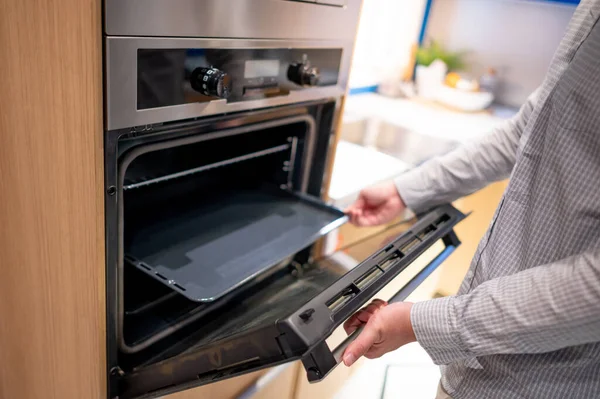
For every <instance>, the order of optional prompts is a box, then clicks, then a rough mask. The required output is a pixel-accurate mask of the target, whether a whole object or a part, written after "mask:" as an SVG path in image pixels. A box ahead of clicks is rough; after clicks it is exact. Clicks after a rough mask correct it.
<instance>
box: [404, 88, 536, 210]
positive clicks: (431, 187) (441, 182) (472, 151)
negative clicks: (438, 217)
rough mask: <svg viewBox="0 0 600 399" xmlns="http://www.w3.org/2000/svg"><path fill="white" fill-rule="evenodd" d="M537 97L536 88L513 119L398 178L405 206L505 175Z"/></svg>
mask: <svg viewBox="0 0 600 399" xmlns="http://www.w3.org/2000/svg"><path fill="white" fill-rule="evenodd" d="M536 99H537V91H536V92H535V93H533V94H532V95H531V96H530V97H529V98H528V99H527V102H526V103H525V104H524V105H523V106H522V107H521V109H520V111H519V113H518V114H517V115H516V116H515V117H514V118H512V119H510V120H508V121H506V122H505V123H504V124H503V125H502V126H500V127H499V128H497V129H496V130H495V131H494V132H492V133H491V134H489V135H487V136H486V137H484V138H482V139H481V140H479V141H476V142H474V143H470V144H467V145H464V146H462V147H460V148H458V149H456V150H454V151H452V152H450V153H448V154H446V155H444V156H441V157H437V158H434V159H432V160H430V161H427V162H425V163H424V164H423V165H421V166H420V167H417V168H415V169H412V170H410V171H408V172H406V173H404V174H403V175H401V176H400V177H398V178H397V179H396V187H397V188H398V192H399V193H400V195H401V197H402V199H403V200H404V203H405V204H406V206H407V207H408V208H411V209H412V210H414V211H415V212H420V211H422V210H425V209H428V208H430V207H432V206H435V205H439V204H442V203H446V202H451V201H453V200H455V199H457V198H460V197H462V196H465V195H468V194H471V193H473V192H475V191H477V190H479V189H481V188H483V187H484V186H486V185H487V184H489V183H492V182H494V181H498V180H501V179H504V178H507V177H508V176H509V175H510V172H511V171H512V168H513V166H514V164H515V160H516V154H517V148H518V146H519V140H520V138H521V134H522V132H523V129H524V128H525V125H526V124H527V121H528V120H529V117H530V116H531V113H532V112H533V109H534V107H535V103H536Z"/></svg>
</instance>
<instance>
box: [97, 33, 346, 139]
mask: <svg viewBox="0 0 600 399" xmlns="http://www.w3.org/2000/svg"><path fill="white" fill-rule="evenodd" d="M352 46H353V42H352V41H323V40H319V41H306V40H254V39H193V38H147V37H107V38H106V61H105V62H106V71H105V72H106V113H105V118H106V120H105V125H106V130H115V129H122V128H128V127H136V126H146V125H152V124H155V123H162V122H167V121H169V122H170V121H177V120H183V119H190V118H197V117H203V116H208V115H218V114H226V113H231V112H239V111H246V110H256V109H261V108H268V107H273V106H279V105H285V104H292V103H302V102H307V101H314V100H320V99H326V98H340V97H342V96H343V95H344V94H345V91H346V86H347V83H348V76H349V70H350V63H351V57H352V49H353V48H352ZM141 48H146V49H153V48H222V49H223V48H342V60H341V64H340V73H339V78H338V83H337V85H335V86H326V87H315V88H310V89H303V90H297V91H291V92H290V93H289V94H288V95H286V96H281V97H273V98H269V99H261V100H251V101H242V102H236V103H228V102H227V101H226V100H215V101H210V102H208V103H194V104H183V105H176V106H170V107H161V108H152V109H144V110H138V109H137V50H138V49H141Z"/></svg>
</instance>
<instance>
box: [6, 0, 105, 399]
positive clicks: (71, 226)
mask: <svg viewBox="0 0 600 399" xmlns="http://www.w3.org/2000/svg"><path fill="white" fill-rule="evenodd" d="M100 6H101V3H100V1H99V0H45V1H42V0H38V1H36V0H2V1H0V48H2V58H1V60H0V87H1V88H2V90H0V193H1V194H0V195H1V197H0V226H2V227H1V230H0V254H1V256H0V271H1V277H0V314H1V318H2V321H1V322H0V358H1V360H0V398H3V399H4V398H6V399H13V398H14V399H16V398H18V399H39V398H45V399H53V398H56V399H59V398H60V399H64V398H105V397H106V388H105V386H106V381H105V350H106V349H105V331H104V328H105V304H104V302H105V301H104V241H103V234H104V231H103V223H104V219H103V211H104V203H103V193H102V181H103V178H102V76H101V73H102V68H101V8H100Z"/></svg>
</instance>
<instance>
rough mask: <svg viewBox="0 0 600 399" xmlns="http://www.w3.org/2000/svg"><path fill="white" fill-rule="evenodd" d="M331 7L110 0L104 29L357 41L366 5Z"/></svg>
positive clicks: (279, 1)
mask: <svg viewBox="0 0 600 399" xmlns="http://www.w3.org/2000/svg"><path fill="white" fill-rule="evenodd" d="M327 2H333V1H331V0H330V1H327ZM327 2H326V1H316V2H315V1H314V0H313V1H312V2H310V1H307V2H298V1H283V0H176V1H174V0H171V1H164V0H127V1H123V0H105V1H104V15H105V18H104V21H105V22H104V29H105V33H106V34H107V35H114V36H159V37H167V36H179V37H221V38H238V37H254V38H263V39H289V38H299V39H324V38H325V39H348V40H353V39H354V35H355V33H356V26H357V24H358V18H359V13H360V7H361V4H362V0H342V1H340V0H336V1H335V3H337V4H338V6H331V5H326V4H322V3H327ZM319 3H321V4H319Z"/></svg>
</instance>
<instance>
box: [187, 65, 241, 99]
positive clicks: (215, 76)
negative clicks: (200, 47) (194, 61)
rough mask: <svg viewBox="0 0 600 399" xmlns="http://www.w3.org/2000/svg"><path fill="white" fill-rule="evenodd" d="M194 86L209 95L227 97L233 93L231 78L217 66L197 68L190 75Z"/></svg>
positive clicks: (201, 92)
mask: <svg viewBox="0 0 600 399" xmlns="http://www.w3.org/2000/svg"><path fill="white" fill-rule="evenodd" d="M190 83H191V84H192V88H193V89H194V90H196V91H197V92H199V93H200V94H203V95H205V96H209V97H218V98H227V97H229V94H230V93H231V78H230V77H229V75H227V74H226V73H225V72H223V71H220V70H218V69H217V68H196V69H194V70H193V71H192V75H191V76H190Z"/></svg>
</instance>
